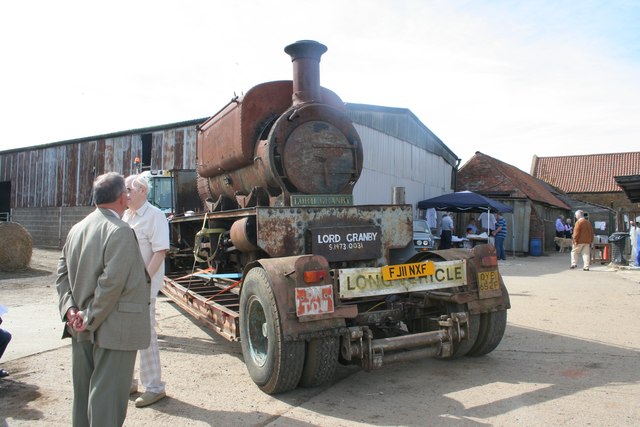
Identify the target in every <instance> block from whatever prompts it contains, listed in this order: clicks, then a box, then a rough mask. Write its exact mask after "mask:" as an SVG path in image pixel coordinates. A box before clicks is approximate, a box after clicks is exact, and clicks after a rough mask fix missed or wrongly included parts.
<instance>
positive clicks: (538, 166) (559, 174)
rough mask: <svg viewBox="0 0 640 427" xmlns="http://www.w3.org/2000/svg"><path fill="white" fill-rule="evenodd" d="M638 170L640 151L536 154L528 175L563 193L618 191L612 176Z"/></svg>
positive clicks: (637, 172) (630, 173)
mask: <svg viewBox="0 0 640 427" xmlns="http://www.w3.org/2000/svg"><path fill="white" fill-rule="evenodd" d="M638 174H640V152H633V153H610V154H587V155H582V156H557V157H536V156H534V158H533V162H532V165H531V175H533V176H534V177H536V178H539V179H541V180H543V181H545V182H548V183H549V184H551V185H553V186H555V187H557V188H559V189H561V190H562V191H564V192H566V193H621V192H622V189H621V188H620V186H619V185H618V184H617V183H616V180H615V179H614V177H615V176H627V175H638Z"/></svg>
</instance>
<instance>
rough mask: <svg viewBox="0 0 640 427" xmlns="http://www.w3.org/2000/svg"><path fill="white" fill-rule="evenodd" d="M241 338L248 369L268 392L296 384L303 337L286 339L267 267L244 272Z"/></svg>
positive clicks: (299, 370) (241, 303)
mask: <svg viewBox="0 0 640 427" xmlns="http://www.w3.org/2000/svg"><path fill="white" fill-rule="evenodd" d="M240 342H241V345H242V354H243V356H244V361H245V364H246V365H247V370H248V371H249V375H250V376H251V379H252V380H253V382H254V383H256V385H257V386H258V387H259V388H260V389H261V390H262V391H263V392H265V393H267V394H276V393H282V392H285V391H288V390H292V389H294V388H296V386H297V385H298V383H299V381H300V376H301V375H302V368H303V364H304V352H305V342H304V341H285V339H284V335H283V334H282V325H281V319H280V314H279V312H278V307H277V304H276V299H275V296H274V294H273V291H272V289H271V284H270V281H269V277H268V275H267V273H266V271H265V270H264V269H262V268H254V269H252V270H250V271H249V273H247V275H246V276H245V279H244V284H243V286H242V293H241V295H240Z"/></svg>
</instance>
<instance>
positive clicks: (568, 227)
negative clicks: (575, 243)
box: [564, 218, 573, 239]
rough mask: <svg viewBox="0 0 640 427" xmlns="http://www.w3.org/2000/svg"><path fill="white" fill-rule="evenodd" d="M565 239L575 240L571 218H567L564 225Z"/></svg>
mask: <svg viewBox="0 0 640 427" xmlns="http://www.w3.org/2000/svg"><path fill="white" fill-rule="evenodd" d="M564 238H565V239H572V238H573V224H572V223H571V218H567V220H566V221H565V223H564Z"/></svg>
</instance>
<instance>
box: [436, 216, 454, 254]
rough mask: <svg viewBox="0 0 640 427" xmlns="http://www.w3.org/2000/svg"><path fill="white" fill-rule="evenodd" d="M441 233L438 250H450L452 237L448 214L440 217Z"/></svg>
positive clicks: (451, 222) (450, 220) (451, 226)
mask: <svg viewBox="0 0 640 427" xmlns="http://www.w3.org/2000/svg"><path fill="white" fill-rule="evenodd" d="M441 227H442V232H441V233H440V248H439V249H451V236H452V235H453V219H452V218H451V216H450V214H448V213H446V212H445V214H444V215H442V223H441Z"/></svg>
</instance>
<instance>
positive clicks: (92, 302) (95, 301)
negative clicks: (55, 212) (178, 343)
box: [56, 172, 150, 426]
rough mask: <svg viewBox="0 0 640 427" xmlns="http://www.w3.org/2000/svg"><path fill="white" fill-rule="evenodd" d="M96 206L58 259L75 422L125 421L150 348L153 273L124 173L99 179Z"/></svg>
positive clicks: (75, 229)
mask: <svg viewBox="0 0 640 427" xmlns="http://www.w3.org/2000/svg"><path fill="white" fill-rule="evenodd" d="M93 197H94V202H95V204H96V206H97V207H98V208H97V209H96V210H95V211H94V212H92V213H91V214H89V215H88V216H87V217H86V218H84V219H83V220H82V221H80V222H79V223H77V224H76V225H74V226H73V228H71V231H70V232H69V235H68V236H67V241H66V243H65V245H64V248H63V249H62V256H61V257H60V260H59V262H58V278H57V280H56V285H57V289H58V296H59V298H60V300H59V307H60V315H61V317H62V320H63V321H66V322H67V325H66V327H65V331H64V333H63V338H66V337H71V352H72V353H71V354H72V366H73V369H72V378H73V425H74V426H116V425H117V426H121V425H122V424H123V423H124V420H125V417H126V414H127V406H128V398H129V387H130V385H131V377H132V374H133V367H134V364H135V357H136V351H137V350H139V349H143V348H147V347H148V346H149V337H150V320H149V296H150V279H149V276H148V275H147V273H146V270H145V268H144V261H143V260H142V256H141V255H140V250H139V249H138V244H137V242H136V237H135V234H134V232H133V230H132V229H131V228H130V227H129V225H127V223H125V222H124V221H122V220H121V219H120V218H121V217H122V214H123V213H124V211H125V209H126V207H127V191H126V187H125V181H124V177H123V176H122V175H119V174H117V173H115V172H110V173H107V174H104V175H100V176H99V177H97V178H96V180H95V181H94V183H93Z"/></svg>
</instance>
